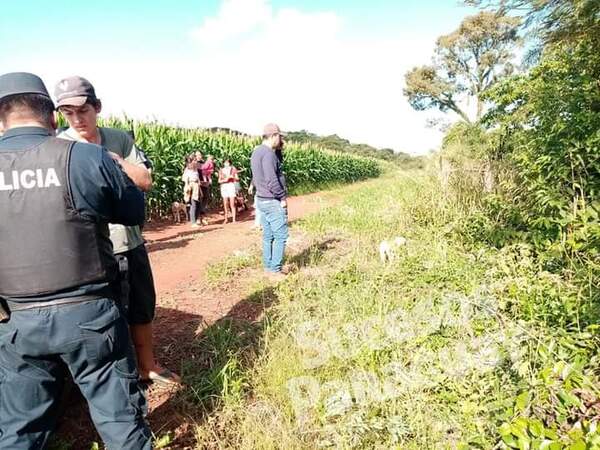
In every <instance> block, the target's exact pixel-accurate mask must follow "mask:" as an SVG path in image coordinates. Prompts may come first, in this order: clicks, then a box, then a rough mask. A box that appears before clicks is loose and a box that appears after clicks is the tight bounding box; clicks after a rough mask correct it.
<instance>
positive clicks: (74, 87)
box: [54, 76, 96, 107]
mask: <svg viewBox="0 0 600 450" xmlns="http://www.w3.org/2000/svg"><path fill="white" fill-rule="evenodd" d="M54 96H55V97H56V106H57V107H61V106H81V105H83V104H84V103H85V102H86V101H87V99H88V98H89V99H92V100H95V99H96V91H95V90H94V86H92V83H90V82H89V81H88V80H86V79H85V78H83V77H78V76H74V77H68V78H63V79H62V80H60V81H59V82H58V83H57V84H56V87H55V88H54Z"/></svg>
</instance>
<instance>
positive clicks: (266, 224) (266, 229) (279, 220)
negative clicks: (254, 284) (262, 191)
mask: <svg viewBox="0 0 600 450" xmlns="http://www.w3.org/2000/svg"><path fill="white" fill-rule="evenodd" d="M256 201H257V202H256V204H257V207H258V211H259V212H260V216H261V217H260V222H261V225H262V227H263V265H264V266H265V269H266V270H268V271H269V272H281V266H282V265H283V255H284V253H285V243H286V241H287V238H288V224H287V210H286V209H285V208H284V207H282V206H281V202H280V201H279V200H263V199H260V198H257V199H256Z"/></svg>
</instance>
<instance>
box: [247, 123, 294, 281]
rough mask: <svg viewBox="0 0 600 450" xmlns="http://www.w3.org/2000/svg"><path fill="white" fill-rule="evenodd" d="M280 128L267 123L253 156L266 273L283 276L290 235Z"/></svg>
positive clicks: (277, 276)
mask: <svg viewBox="0 0 600 450" xmlns="http://www.w3.org/2000/svg"><path fill="white" fill-rule="evenodd" d="M283 137H284V134H283V133H282V132H281V130H280V129H279V127H278V126H277V125H275V124H268V125H266V126H265V128H264V130H263V143H262V145H259V146H258V147H256V148H255V149H254V151H253V152H252V157H251V159H250V165H251V167H252V184H253V185H254V187H255V189H256V207H257V209H258V211H259V212H260V216H261V225H262V228H263V265H264V267H265V271H266V272H267V274H268V275H269V276H270V277H271V278H273V279H275V280H279V279H281V278H282V277H283V276H284V274H283V272H282V266H283V256H284V253H285V244H286V241H287V238H288V224H287V187H286V183H285V178H284V176H283V172H282V169H281V160H280V158H278V156H277V152H278V151H281V150H282V149H283Z"/></svg>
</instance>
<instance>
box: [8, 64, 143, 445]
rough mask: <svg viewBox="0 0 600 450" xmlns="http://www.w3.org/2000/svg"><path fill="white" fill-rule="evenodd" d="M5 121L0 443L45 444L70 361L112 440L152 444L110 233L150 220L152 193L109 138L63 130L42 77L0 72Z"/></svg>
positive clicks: (103, 433) (105, 435) (98, 423)
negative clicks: (95, 139)
mask: <svg viewBox="0 0 600 450" xmlns="http://www.w3.org/2000/svg"><path fill="white" fill-rule="evenodd" d="M0 124H1V125H0V128H2V129H4V130H5V133H4V135H3V136H2V137H1V138H0V216H2V218H3V223H2V226H0V233H1V234H2V236H1V238H0V301H1V302H2V304H3V307H4V308H5V309H7V310H8V311H9V312H10V317H9V319H8V320H7V321H4V322H3V323H0V399H2V401H0V430H1V431H0V448H2V449H34V448H35V449H44V448H45V447H46V444H47V441H48V437H49V435H50V432H51V431H52V429H53V428H54V425H55V421H56V411H55V408H56V402H57V397H58V396H59V393H60V386H59V385H58V384H59V383H58V381H57V377H58V375H59V373H60V365H61V364H62V363H64V364H66V365H67V367H68V368H69V371H70V373H71V374H72V376H73V379H74V381H75V383H76V384H77V385H78V386H79V388H80V390H81V392H82V394H83V395H84V397H85V398H86V400H87V402H88V404H89V407H90V413H91V416H92V419H93V421H94V423H95V425H96V428H97V429H98V432H99V433H100V435H101V437H102V439H103V440H104V442H105V444H106V446H107V448H108V449H115V450H116V449H131V450H134V449H135V450H139V449H150V448H151V435H150V430H149V428H148V425H147V424H146V421H145V410H146V400H145V398H144V396H143V393H142V391H141V389H140V387H139V384H138V379H137V378H138V374H137V370H136V366H135V360H134V357H133V353H132V347H131V342H130V340H129V333H128V329H127V322H126V320H125V318H124V317H123V315H122V311H121V307H120V305H119V303H118V301H117V298H118V279H117V274H118V267H117V264H116V261H115V259H114V256H113V254H112V245H111V243H110V239H109V235H108V223H109V222H113V223H121V224H123V225H139V224H141V223H142V222H143V219H144V200H143V196H142V193H141V192H140V191H139V190H138V189H137V188H136V187H135V186H134V185H133V183H132V182H131V180H129V179H128V178H127V176H126V175H124V173H123V172H122V171H121V170H120V168H119V167H118V165H117V163H116V162H115V161H114V160H113V158H111V157H110V156H109V155H108V153H107V151H106V150H105V149H103V148H102V147H100V146H96V145H92V144H83V143H72V142H68V141H64V140H61V139H56V138H54V137H53V135H54V130H55V128H56V120H55V116H54V105H53V104H52V101H51V99H50V97H49V95H48V92H47V90H46V88H45V86H44V84H43V82H42V81H41V80H40V79H39V78H38V77H37V76H35V75H32V74H28V73H10V74H5V75H2V76H0ZM40 210H43V211H44V214H43V215H42V217H41V220H40V215H39V211H40Z"/></svg>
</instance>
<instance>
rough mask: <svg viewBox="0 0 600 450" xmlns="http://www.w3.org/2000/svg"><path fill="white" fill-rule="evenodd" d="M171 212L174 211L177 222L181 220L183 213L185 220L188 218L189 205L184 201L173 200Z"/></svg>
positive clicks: (174, 218)
mask: <svg viewBox="0 0 600 450" xmlns="http://www.w3.org/2000/svg"><path fill="white" fill-rule="evenodd" d="M171 212H172V213H173V220H174V221H175V223H180V222H181V216H180V214H181V213H183V216H184V217H185V220H186V221H187V220H188V212H187V207H186V205H185V203H183V202H173V203H172V204H171Z"/></svg>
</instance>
